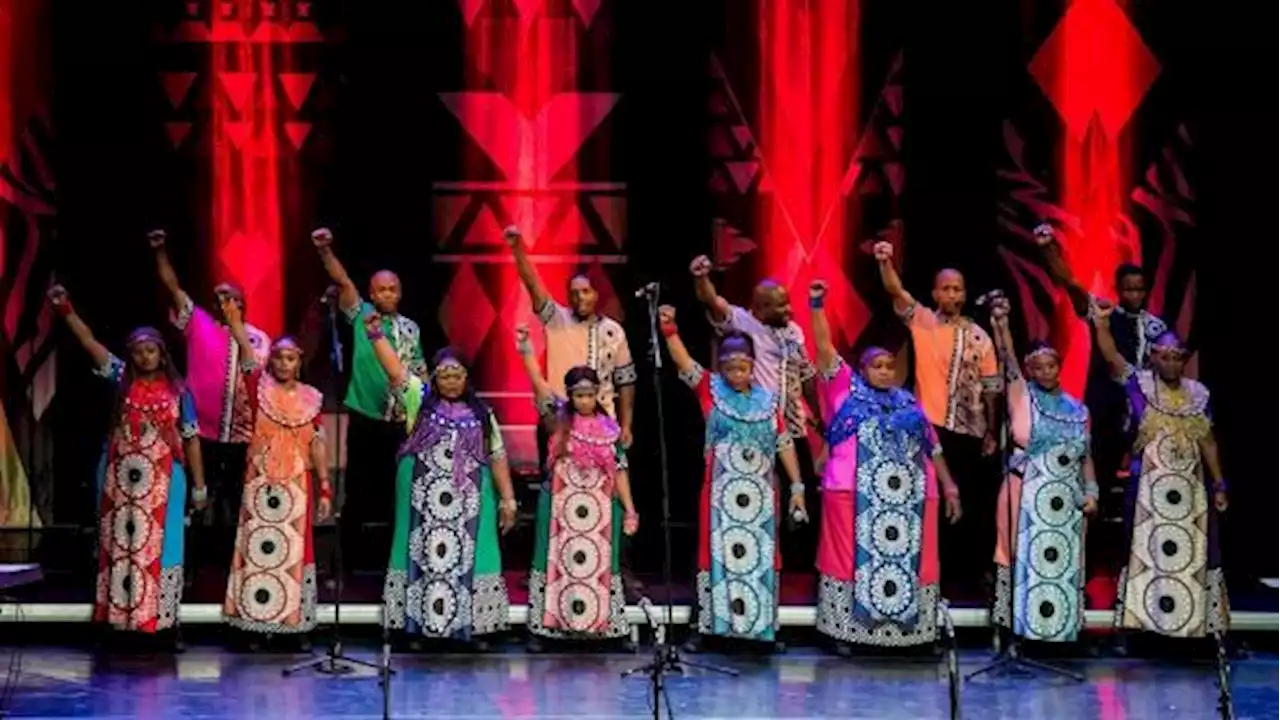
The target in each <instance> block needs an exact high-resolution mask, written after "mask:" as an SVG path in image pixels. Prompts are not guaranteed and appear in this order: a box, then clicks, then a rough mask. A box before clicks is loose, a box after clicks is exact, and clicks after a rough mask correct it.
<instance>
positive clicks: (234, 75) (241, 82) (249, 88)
mask: <svg viewBox="0 0 1280 720" xmlns="http://www.w3.org/2000/svg"><path fill="white" fill-rule="evenodd" d="M257 77H258V74H257V73H252V72H223V73H218V81H219V82H220V83H222V89H223V90H225V91H226V93H227V99H228V100H230V101H231V107H233V108H235V111H236V112H244V109H245V107H246V106H247V105H248V104H249V98H250V97H251V96H252V95H253V82H254V80H256V79H257Z"/></svg>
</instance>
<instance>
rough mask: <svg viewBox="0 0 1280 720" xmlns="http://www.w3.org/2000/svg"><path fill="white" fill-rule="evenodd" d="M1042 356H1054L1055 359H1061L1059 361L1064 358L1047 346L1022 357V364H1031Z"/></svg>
mask: <svg viewBox="0 0 1280 720" xmlns="http://www.w3.org/2000/svg"><path fill="white" fill-rule="evenodd" d="M1041 355H1052V356H1053V357H1054V358H1056V359H1059V360H1060V359H1061V358H1062V356H1061V355H1059V354H1058V351H1057V350H1054V349H1053V348H1051V347H1049V346H1048V345H1045V346H1042V347H1038V348H1036V349H1035V350H1032V351H1031V352H1029V353H1027V354H1026V355H1023V356H1022V362H1023V364H1026V363H1029V362H1031V361H1032V360H1033V359H1035V358H1037V357H1040V356H1041Z"/></svg>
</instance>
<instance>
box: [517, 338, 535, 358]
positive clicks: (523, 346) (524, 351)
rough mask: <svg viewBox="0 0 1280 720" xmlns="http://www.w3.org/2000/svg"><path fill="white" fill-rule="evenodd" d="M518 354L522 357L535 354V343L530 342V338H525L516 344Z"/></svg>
mask: <svg viewBox="0 0 1280 720" xmlns="http://www.w3.org/2000/svg"><path fill="white" fill-rule="evenodd" d="M516 352H518V353H520V354H521V355H532V354H533V343H531V342H529V338H524V339H523V340H519V341H517V342H516Z"/></svg>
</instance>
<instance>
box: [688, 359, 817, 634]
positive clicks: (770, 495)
mask: <svg viewBox="0 0 1280 720" xmlns="http://www.w3.org/2000/svg"><path fill="white" fill-rule="evenodd" d="M680 379H681V380H683V381H684V382H685V383H686V384H687V385H688V386H689V387H691V388H693V389H694V391H695V392H696V393H697V396H698V402H699V404H700V405H701V406H702V412H703V415H704V416H705V417H706V424H707V431H706V451H705V454H706V474H705V475H704V478H703V484H702V500H701V506H700V512H699V516H700V518H701V523H700V524H701V528H702V530H701V532H700V533H699V536H698V632H699V633H702V634H704V635H719V636H724V637H733V638H740V639H745V640H758V641H766V642H772V641H773V640H774V639H775V634H776V632H777V629H778V573H779V571H780V570H781V568H782V557H781V554H780V553H779V551H778V542H777V534H778V493H777V491H776V489H775V480H774V473H773V468H774V458H775V457H776V456H777V453H778V451H779V450H781V449H783V448H786V447H789V446H790V444H791V442H792V440H791V436H790V434H788V433H787V431H786V426H785V421H784V419H783V415H782V413H781V412H780V411H779V409H778V406H777V403H776V402H775V399H774V395H773V394H772V393H770V392H769V391H767V390H765V389H764V388H762V387H760V386H759V385H757V384H754V383H753V384H752V385H751V389H750V391H748V392H745V393H742V392H737V391H735V390H734V389H733V388H731V387H730V386H729V384H728V383H726V382H725V381H724V378H722V377H720V375H718V374H716V373H711V372H707V371H706V370H704V369H703V368H702V367H701V366H698V365H696V364H695V366H694V367H693V368H692V370H691V371H690V372H687V373H681V375H680Z"/></svg>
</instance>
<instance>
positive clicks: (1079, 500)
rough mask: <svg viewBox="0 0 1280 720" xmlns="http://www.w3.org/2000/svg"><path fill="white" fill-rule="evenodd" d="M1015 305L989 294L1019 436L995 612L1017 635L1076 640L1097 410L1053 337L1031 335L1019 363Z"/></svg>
mask: <svg viewBox="0 0 1280 720" xmlns="http://www.w3.org/2000/svg"><path fill="white" fill-rule="evenodd" d="M1009 309H1010V306H1009V301H1008V300H1007V299H1005V298H1003V297H998V298H995V299H994V300H992V301H991V326H992V330H993V331H994V333H995V343H996V349H997V350H998V351H999V353H1000V360H1001V363H1002V365H1003V366H1004V371H1005V380H1006V382H1007V383H1008V398H1007V399H1008V406H1009V439H1010V440H1011V441H1012V443H1013V449H1012V452H1011V453H1010V456H1009V463H1008V469H1007V471H1006V473H1005V478H1004V483H1003V484H1002V485H1001V487H1000V496H999V500H998V502H997V509H996V547H995V562H996V578H995V580H996V587H995V598H994V601H993V604H992V606H991V620H992V622H993V623H994V624H995V625H996V626H998V627H1001V628H1006V629H1007V630H1009V631H1011V632H1012V633H1013V635H1014V637H1015V638H1025V639H1027V640H1036V641H1043V642H1072V641H1074V640H1075V639H1076V637H1077V635H1078V634H1079V632H1080V630H1081V628H1083V627H1084V611H1085V608H1084V605H1083V603H1082V602H1081V600H1082V599H1083V598H1084V582H1085V547H1084V538H1085V525H1086V522H1087V520H1086V518H1087V517H1090V516H1092V515H1093V514H1094V513H1095V512H1097V508H1098V482H1097V478H1096V477H1095V475H1094V471H1093V457H1092V455H1091V453H1090V452H1089V410H1088V409H1087V408H1086V407H1085V406H1084V403H1082V402H1081V401H1080V400H1078V399H1076V398H1074V397H1072V396H1071V395H1070V394H1068V393H1067V392H1066V391H1065V390H1064V389H1063V388H1062V384H1061V382H1060V381H1059V377H1058V375H1059V372H1060V371H1061V368H1062V360H1061V358H1060V357H1059V356H1058V352H1057V351H1056V350H1054V349H1053V348H1052V347H1051V346H1049V345H1047V344H1045V343H1043V342H1036V343H1032V345H1031V347H1030V349H1029V350H1028V352H1027V353H1026V354H1025V355H1023V357H1022V361H1021V363H1019V361H1018V357H1017V355H1016V353H1015V352H1014V349H1013V347H1014V346H1013V334H1012V333H1010V332H1009ZM1023 368H1025V373H1024V371H1023ZM1015 642H1016V640H1015Z"/></svg>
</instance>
